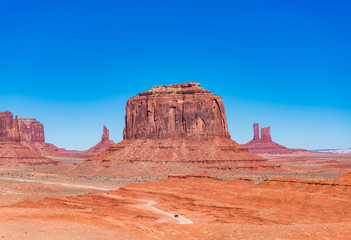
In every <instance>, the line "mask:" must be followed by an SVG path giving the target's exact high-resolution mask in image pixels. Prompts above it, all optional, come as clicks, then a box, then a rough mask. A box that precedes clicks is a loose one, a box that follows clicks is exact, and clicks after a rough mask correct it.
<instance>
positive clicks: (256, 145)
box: [243, 123, 308, 154]
mask: <svg viewBox="0 0 351 240" xmlns="http://www.w3.org/2000/svg"><path fill="white" fill-rule="evenodd" d="M253 128H254V137H253V139H252V140H251V141H250V142H248V143H246V144H243V146H244V147H246V148H248V149H249V151H250V152H252V153H256V154H266V153H267V154H286V153H296V152H308V151H307V150H305V149H292V148H287V147H284V146H282V145H280V144H278V143H276V142H273V141H272V137H271V128H270V127H269V126H268V127H263V128H261V137H260V134H259V125H258V123H254V124H253Z"/></svg>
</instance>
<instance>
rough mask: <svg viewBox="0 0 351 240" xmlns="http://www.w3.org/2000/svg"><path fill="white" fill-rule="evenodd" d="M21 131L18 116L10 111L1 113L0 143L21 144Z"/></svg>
mask: <svg viewBox="0 0 351 240" xmlns="http://www.w3.org/2000/svg"><path fill="white" fill-rule="evenodd" d="M19 141H20V131H19V126H18V119H17V116H16V117H15V118H13V114H12V113H11V112H9V111H4V112H0V142H19Z"/></svg>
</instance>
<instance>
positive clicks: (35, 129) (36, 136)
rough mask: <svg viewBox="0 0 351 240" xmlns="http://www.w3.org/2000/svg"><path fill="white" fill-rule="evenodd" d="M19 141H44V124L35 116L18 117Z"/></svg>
mask: <svg viewBox="0 0 351 240" xmlns="http://www.w3.org/2000/svg"><path fill="white" fill-rule="evenodd" d="M18 122H19V128H20V133H21V137H20V139H21V142H45V135H44V125H43V124H41V123H40V122H39V121H38V120H36V119H35V118H20V119H18Z"/></svg>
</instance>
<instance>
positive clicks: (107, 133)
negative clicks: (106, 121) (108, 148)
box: [101, 125, 110, 141]
mask: <svg viewBox="0 0 351 240" xmlns="http://www.w3.org/2000/svg"><path fill="white" fill-rule="evenodd" d="M106 140H110V131H109V130H108V129H107V127H106V126H105V125H104V129H103V130H102V136H101V141H106Z"/></svg>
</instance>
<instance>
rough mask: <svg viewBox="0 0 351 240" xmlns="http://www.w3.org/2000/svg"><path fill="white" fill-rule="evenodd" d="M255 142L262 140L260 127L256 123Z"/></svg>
mask: <svg viewBox="0 0 351 240" xmlns="http://www.w3.org/2000/svg"><path fill="white" fill-rule="evenodd" d="M253 140H255V141H259V140H260V129H259V127H258V123H254V138H253Z"/></svg>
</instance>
